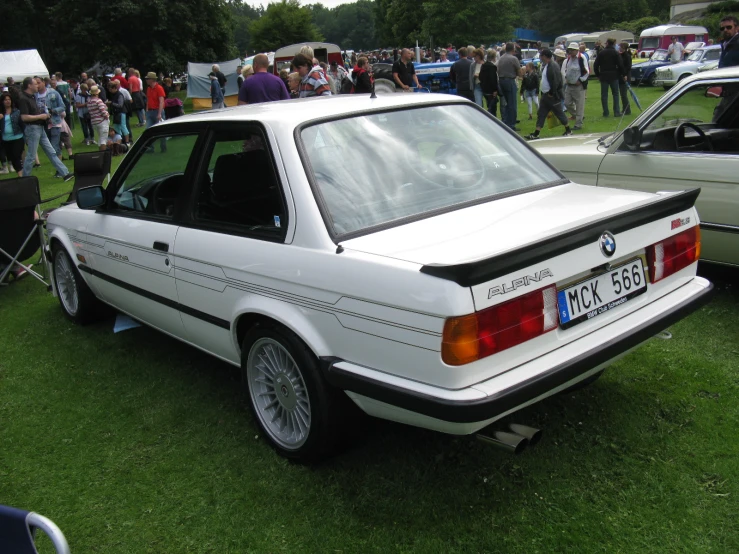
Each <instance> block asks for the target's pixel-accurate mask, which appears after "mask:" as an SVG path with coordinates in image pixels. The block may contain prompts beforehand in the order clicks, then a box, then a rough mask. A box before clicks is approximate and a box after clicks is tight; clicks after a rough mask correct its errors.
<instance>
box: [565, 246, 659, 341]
mask: <svg viewBox="0 0 739 554" xmlns="http://www.w3.org/2000/svg"><path fill="white" fill-rule="evenodd" d="M646 290H647V280H646V278H645V276H644V266H643V265H642V260H641V258H636V259H634V260H631V261H630V262H627V263H625V264H623V265H620V266H618V267H616V268H614V269H612V270H611V271H608V272H606V273H603V274H601V275H598V276H597V277H593V278H592V279H588V280H586V281H580V282H579V283H578V284H576V285H573V286H571V287H567V288H566V289H562V290H561V291H559V292H558V293H557V304H558V308H559V323H560V326H561V327H562V328H563V329H567V328H569V327H572V326H573V325H577V324H578V323H582V322H583V321H587V320H588V319H592V318H594V317H595V316H597V315H600V314H602V313H605V312H607V311H608V310H612V309H614V308H616V307H617V306H620V305H621V304H623V303H624V302H627V301H628V300H630V299H631V298H634V297H635V296H639V295H640V294H642V293H644V292H646Z"/></svg>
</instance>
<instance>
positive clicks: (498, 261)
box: [421, 188, 701, 287]
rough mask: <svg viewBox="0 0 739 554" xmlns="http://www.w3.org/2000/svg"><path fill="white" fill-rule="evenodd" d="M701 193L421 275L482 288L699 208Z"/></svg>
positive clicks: (431, 267)
mask: <svg viewBox="0 0 739 554" xmlns="http://www.w3.org/2000/svg"><path fill="white" fill-rule="evenodd" d="M700 191H701V189H700V188H695V189H690V190H686V191H681V192H676V193H674V194H666V195H664V196H660V197H659V198H658V199H657V200H655V201H653V202H650V203H649V204H645V205H643V206H639V207H637V208H634V209H632V210H630V211H627V212H625V213H620V214H617V215H613V216H611V217H607V218H604V219H599V220H598V221H593V222H591V223H586V224H584V225H581V226H579V227H575V228H573V229H568V230H567V231H563V232H562V233H559V234H558V235H554V236H552V237H548V238H546V239H544V240H540V241H538V242H533V243H531V244H527V245H524V246H522V247H520V248H516V249H515V250H511V251H509V252H505V253H503V254H499V255H497V256H493V257H492V258H485V259H482V260H475V261H472V262H464V263H461V264H453V265H444V264H426V265H424V266H423V267H421V273H426V274H427V275H433V276H434V277H439V278H440V279H446V280H448V281H454V282H455V283H457V284H458V285H461V286H463V287H472V286H474V285H479V284H480V283H484V282H486V281H490V280H492V279H495V278H497V277H502V276H504V275H507V274H509V273H511V272H513V271H517V270H519V269H524V268H526V267H529V266H531V265H534V264H536V263H539V262H541V261H544V260H547V259H549V258H553V257H554V256H559V255H560V254H564V253H565V252H569V251H570V250H574V249H575V248H579V247H581V246H585V245H586V244H591V243H595V242H597V241H598V238H599V237H600V236H601V234H602V233H603V231H610V232H611V233H614V234H617V233H621V232H623V231H628V230H629V229H633V228H635V227H639V226H641V225H646V224H647V223H651V222H652V221H657V220H658V219H662V218H665V217H669V216H671V215H673V214H676V213H680V212H683V211H685V210H688V209H690V208H692V207H693V206H694V205H695V200H696V199H697V198H698V195H699V194H700Z"/></svg>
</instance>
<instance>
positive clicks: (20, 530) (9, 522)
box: [0, 505, 70, 554]
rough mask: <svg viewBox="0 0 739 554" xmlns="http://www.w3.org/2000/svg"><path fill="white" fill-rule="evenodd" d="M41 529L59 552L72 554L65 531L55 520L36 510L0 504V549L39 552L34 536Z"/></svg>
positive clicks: (28, 553)
mask: <svg viewBox="0 0 739 554" xmlns="http://www.w3.org/2000/svg"><path fill="white" fill-rule="evenodd" d="M36 529H41V530H42V531H43V532H44V533H46V534H47V535H48V536H49V538H50V539H51V542H52V544H53V545H54V548H55V549H56V552H57V554H70V550H69V544H67V539H66V538H65V537H64V533H62V531H61V530H60V529H59V527H57V526H56V525H55V524H54V522H53V521H51V520H50V519H49V518H46V517H44V516H40V515H38V514H36V513H34V512H27V511H25V510H19V509H17V508H11V507H10V506H3V505H0V550H1V551H2V552H8V553H9V554H10V553H12V554H38V550H36V544H35V543H34V536H35V534H36Z"/></svg>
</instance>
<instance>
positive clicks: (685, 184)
mask: <svg viewBox="0 0 739 554" xmlns="http://www.w3.org/2000/svg"><path fill="white" fill-rule="evenodd" d="M738 88H739V79H721V80H718V81H715V82H710V81H708V82H707V81H697V82H695V83H693V84H692V85H691V86H689V87H684V88H683V89H682V90H681V91H680V93H679V94H678V95H677V96H676V97H674V98H670V97H666V98H664V100H663V101H664V106H663V107H662V108H661V109H660V110H658V111H656V112H654V113H653V114H652V115H651V116H650V117H649V118H648V119H645V120H643V121H640V122H638V123H637V126H638V128H639V130H640V131H641V133H642V138H641V145H640V147H639V149H638V150H637V151H632V150H630V149H629V148H628V146H627V145H626V144H625V143H624V138H623V136H621V137H620V138H619V139H618V140H617V141H616V142H615V143H614V144H613V145H611V146H610V148H609V149H608V153H607V155H606V156H605V157H604V159H603V161H602V163H601V165H600V167H599V170H598V186H606V187H617V188H618V187H620V188H630V189H636V190H645V191H649V192H658V191H665V190H685V189H689V188H695V187H700V188H701V193H700V196H699V197H698V201H697V202H696V208H697V209H698V215H699V216H700V219H701V230H702V251H701V258H703V259H705V260H711V261H718V262H724V263H731V264H739V180H737V172H738V171H739V101H738V100H739V95H737V94H736V92H734V91H736V90H737V89H738ZM683 123H687V124H689V125H694V126H696V127H697V128H698V129H701V130H703V131H704V132H705V133H708V135H709V139H710V140H711V143H712V146H713V150H712V149H711V147H709V146H707V145H705V144H701V141H702V139H701V137H700V135H699V133H698V131H696V130H695V127H690V126H688V127H687V128H686V129H685V135H684V138H683V139H680V140H681V144H680V145H678V144H676V142H675V141H676V139H675V131H676V130H677V127H678V126H679V125H680V124H683ZM711 137H713V138H712V139H711ZM678 146H682V147H684V149H678Z"/></svg>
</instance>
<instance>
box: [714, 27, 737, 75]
mask: <svg viewBox="0 0 739 554" xmlns="http://www.w3.org/2000/svg"><path fill="white" fill-rule="evenodd" d="M719 30H720V31H721V38H722V39H723V40H722V41H721V57H720V58H719V59H718V66H719V67H731V66H733V65H739V20H737V18H736V17H735V16H733V15H727V16H726V17H724V18H722V19H721V22H720V23H719Z"/></svg>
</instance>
